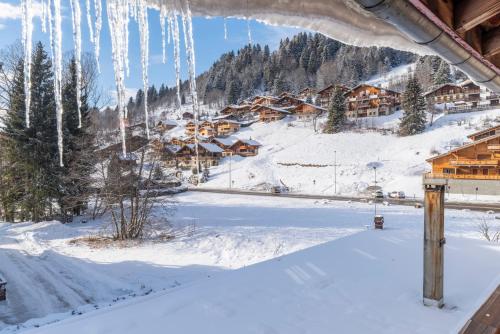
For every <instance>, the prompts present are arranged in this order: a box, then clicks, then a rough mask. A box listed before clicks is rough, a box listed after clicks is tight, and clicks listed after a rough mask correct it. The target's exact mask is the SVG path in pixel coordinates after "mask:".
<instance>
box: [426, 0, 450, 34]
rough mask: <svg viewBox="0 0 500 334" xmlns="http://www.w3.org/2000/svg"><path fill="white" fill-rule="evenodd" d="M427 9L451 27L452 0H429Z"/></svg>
mask: <svg viewBox="0 0 500 334" xmlns="http://www.w3.org/2000/svg"><path fill="white" fill-rule="evenodd" d="M427 6H428V7H429V9H430V10H431V11H432V12H433V13H434V14H436V15H437V16H438V17H439V18H440V19H441V21H443V22H444V23H446V25H447V26H448V27H450V28H452V29H453V23H454V22H453V1H452V0H429V1H428V2H427Z"/></svg>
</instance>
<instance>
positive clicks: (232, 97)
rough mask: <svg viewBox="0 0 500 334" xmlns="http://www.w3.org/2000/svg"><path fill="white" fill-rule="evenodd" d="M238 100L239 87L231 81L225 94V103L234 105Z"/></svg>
mask: <svg viewBox="0 0 500 334" xmlns="http://www.w3.org/2000/svg"><path fill="white" fill-rule="evenodd" d="M239 98H240V87H239V86H238V83H237V82H236V81H235V80H231V82H230V83H229V88H228V92H227V103H228V104H236V103H237V102H238V99H239Z"/></svg>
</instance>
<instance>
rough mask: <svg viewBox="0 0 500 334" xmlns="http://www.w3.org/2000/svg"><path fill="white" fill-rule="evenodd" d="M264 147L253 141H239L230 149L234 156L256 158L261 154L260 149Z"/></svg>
mask: <svg viewBox="0 0 500 334" xmlns="http://www.w3.org/2000/svg"><path fill="white" fill-rule="evenodd" d="M261 146H262V145H261V144H260V143H259V142H257V141H255V140H253V139H238V140H237V141H236V142H235V143H234V144H232V145H231V147H230V149H231V151H232V152H233V153H234V154H237V155H240V156H242V157H251V156H256V155H257V154H258V153H259V147H261Z"/></svg>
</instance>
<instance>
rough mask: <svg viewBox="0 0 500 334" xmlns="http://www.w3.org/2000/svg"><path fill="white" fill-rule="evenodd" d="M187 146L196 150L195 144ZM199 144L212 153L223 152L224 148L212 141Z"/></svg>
mask: <svg viewBox="0 0 500 334" xmlns="http://www.w3.org/2000/svg"><path fill="white" fill-rule="evenodd" d="M186 146H187V147H189V148H190V149H192V150H194V144H187V145H186ZM198 146H200V147H203V149H205V150H206V151H208V152H210V153H222V152H224V150H223V149H222V148H220V147H219V146H217V145H215V144H212V143H198Z"/></svg>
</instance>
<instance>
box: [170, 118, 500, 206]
mask: <svg viewBox="0 0 500 334" xmlns="http://www.w3.org/2000/svg"><path fill="white" fill-rule="evenodd" d="M400 117H401V112H396V113H395V114H393V115H390V116H383V117H378V118H368V119H365V120H364V122H365V123H366V125H367V126H368V127H376V128H383V129H395V128H397V125H398V123H399V118H400ZM499 117H500V109H497V110H489V111H481V112H475V113H464V114H454V115H443V114H441V115H439V116H437V117H436V119H435V121H434V125H433V126H432V127H429V128H428V129H427V130H426V131H425V132H424V133H422V134H419V135H415V136H409V137H398V136H397V135H394V134H390V133H388V134H383V133H381V132H376V131H363V132H359V131H356V132H354V131H352V132H343V133H338V134H323V133H321V132H318V133H316V132H314V130H313V126H312V124H310V123H303V122H300V121H294V120H293V118H290V119H285V120H282V121H278V122H273V123H255V124H253V125H252V126H250V127H248V128H242V129H241V131H240V132H238V133H237V134H236V137H239V138H245V139H248V138H252V139H255V140H257V141H258V142H260V143H261V144H262V145H263V146H262V147H261V148H260V150H259V154H258V155H257V156H255V157H248V158H241V157H233V158H232V163H231V169H232V171H231V178H232V182H233V187H234V188H240V189H264V188H265V187H266V185H268V186H269V185H280V180H281V181H283V183H284V184H286V185H287V186H288V187H289V188H291V190H292V191H293V192H302V193H310V194H325V195H333V194H334V172H335V167H334V165H335V152H336V158H337V159H336V162H337V194H341V195H355V196H357V195H359V194H360V193H362V192H363V191H364V190H365V189H366V187H367V186H369V185H373V184H374V178H375V174H374V170H373V169H372V168H370V167H369V166H368V165H369V164H370V163H371V162H375V161H376V162H378V163H379V165H380V167H379V168H378V169H377V185H379V186H382V188H383V190H384V192H389V191H395V190H398V191H399V190H402V191H405V193H406V195H407V196H409V197H413V196H416V197H422V194H423V189H422V173H424V172H425V171H428V170H430V165H429V164H428V163H427V162H426V161H425V160H426V159H428V158H429V157H431V156H433V155H435V154H436V152H440V153H443V152H446V151H448V150H449V149H450V148H451V147H456V146H458V145H461V144H463V143H464V142H466V141H467V135H468V134H470V133H473V132H475V131H477V130H479V129H483V128H485V127H487V125H485V121H487V120H490V122H489V123H488V124H489V125H490V126H491V125H494V124H496V123H495V122H492V121H491V120H494V119H498V118H499ZM176 131H177V132H178V133H180V132H181V131H182V129H181V128H179V129H177V130H176ZM229 165H230V164H229V158H225V159H224V160H223V161H222V162H221V164H220V165H219V166H218V167H214V168H212V169H211V178H210V180H209V181H208V182H207V183H205V184H203V186H204V187H212V188H227V187H228V186H229ZM311 165H313V166H311ZM268 188H269V187H268ZM450 196H451V197H450V199H455V200H475V196H472V195H464V194H457V195H453V194H452V195H450ZM480 199H481V198H480ZM482 199H483V200H489V201H495V200H498V199H494V198H491V197H489V198H488V197H486V196H484V197H483V198H482Z"/></svg>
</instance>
